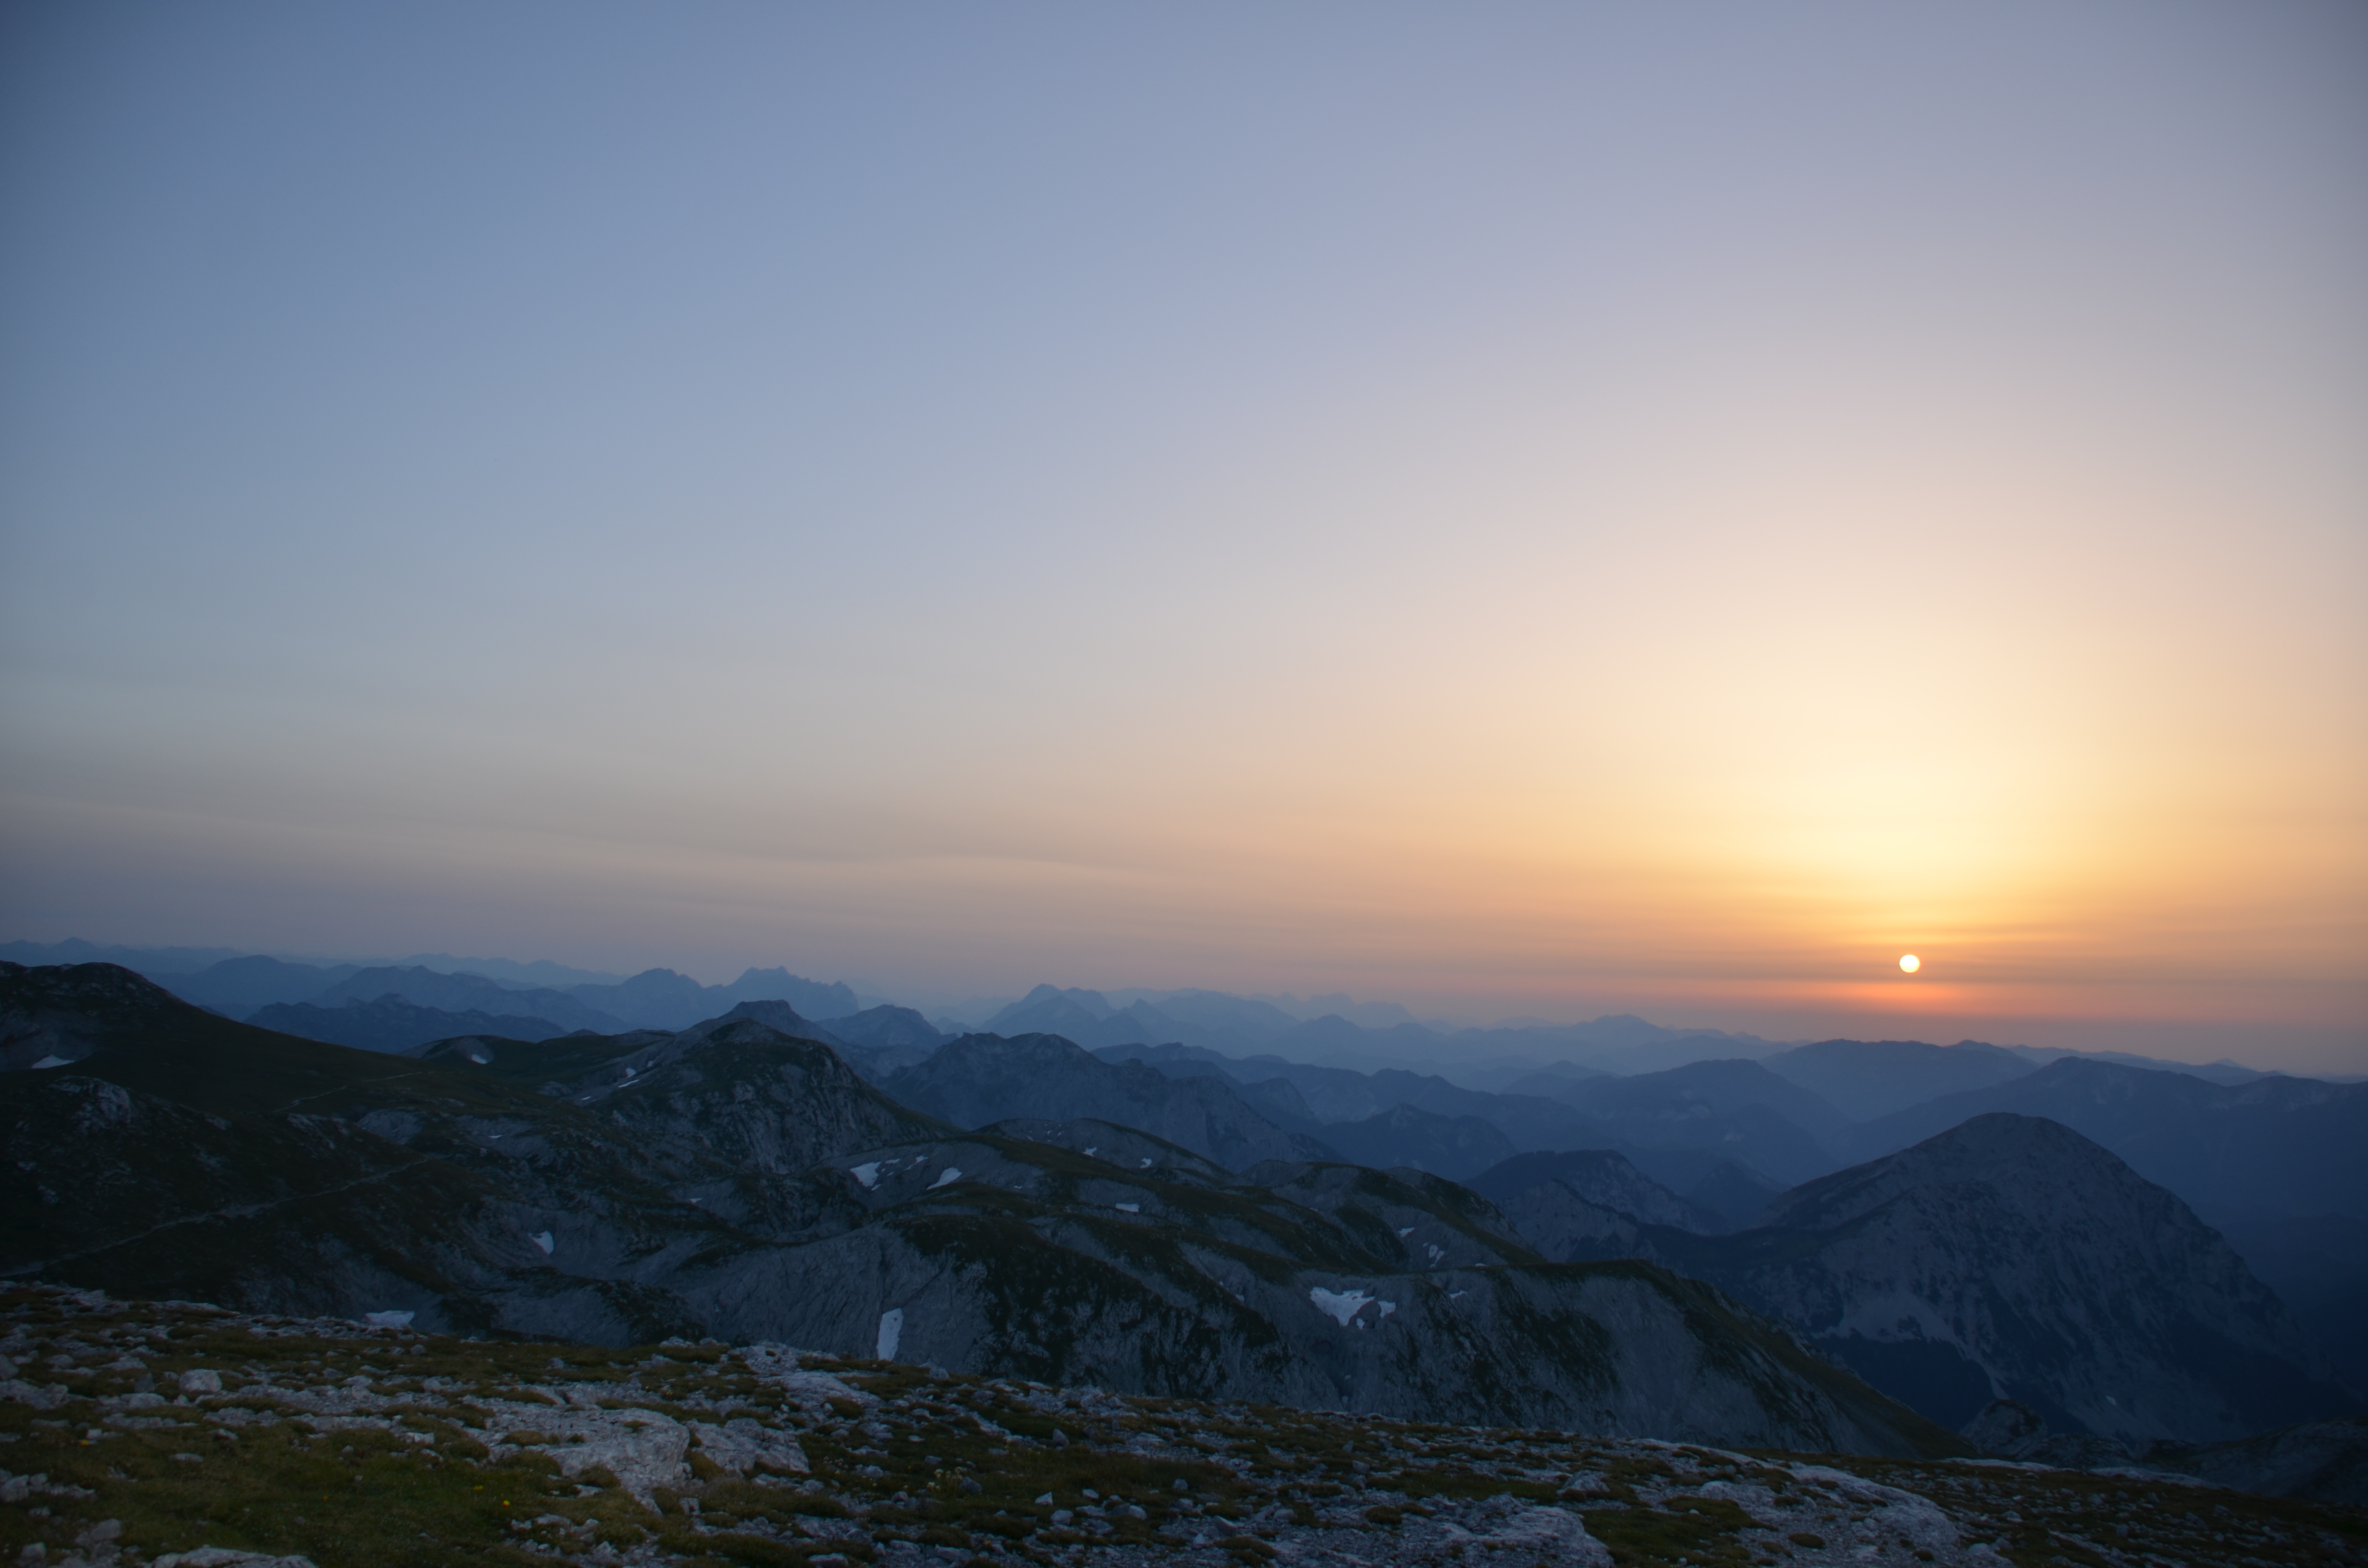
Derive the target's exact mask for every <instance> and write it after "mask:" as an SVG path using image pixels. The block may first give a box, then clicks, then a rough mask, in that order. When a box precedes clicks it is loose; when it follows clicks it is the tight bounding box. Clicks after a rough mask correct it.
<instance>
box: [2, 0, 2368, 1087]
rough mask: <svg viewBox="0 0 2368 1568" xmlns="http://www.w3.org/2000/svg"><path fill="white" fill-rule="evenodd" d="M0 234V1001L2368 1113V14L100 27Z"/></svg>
mask: <svg viewBox="0 0 2368 1568" xmlns="http://www.w3.org/2000/svg"><path fill="white" fill-rule="evenodd" d="M0 203H4V205H0V221H4V222H5V225H6V227H5V234H0V242H5V243H0V596H5V597H0V743H5V744H0V926H6V929H5V930H0V936H5V937H29V938H33V939H40V940H50V939H55V938H58V937H65V936H68V935H79V936H85V937H91V938H94V939H97V940H102V941H131V942H171V943H201V944H221V945H225V946H253V947H268V948H275V949H298V950H303V951H313V952H353V953H371V952H379V953H383V952H400V951H410V950H416V949H450V950H454V951H479V952H498V953H504V954H508V955H511V956H515V957H518V958H531V957H552V958H556V959H560V960H564V961H569V962H575V963H581V964H586V965H594V966H599V967H606V968H612V969H614V968H624V969H638V968H640V967H643V966H644V965H647V964H655V963H665V964H669V965H672V966H674V967H677V968H679V969H683V970H686V971H690V972H693V973H697V974H700V976H702V977H703V978H708V979H721V978H728V977H729V976H730V975H731V974H733V973H735V972H737V971H738V970H739V968H740V967H741V966H742V965H743V964H746V963H750V962H758V963H775V962H787V963H789V964H790V965H791V967H792V968H793V969H796V970H799V971H802V972H805V973H811V974H815V975H820V976H823V977H825V978H833V977H839V976H846V977H848V978H852V979H856V980H858V981H859V982H860V983H865V984H867V985H870V986H871V987H875V988H878V989H880V990H882V991H886V992H889V993H891V994H905V995H912V996H915V997H921V996H944V995H951V994H976V993H979V992H989V991H996V990H1005V991H1010V990H1017V989H1018V988H1020V987H1022V986H1025V985H1026V984H1028V983H1032V982H1034V981H1037V980H1053V981H1056V982H1059V983H1081V984H1089V985H1090V984H1100V985H1121V984H1154V985H1169V984H1201V985H1209V986H1214V987H1219V988H1224V989H1232V990H1245V991H1248V990H1284V989H1288V990H1294V991H1299V992H1303V993H1305V992H1311V991H1329V990H1337V989H1346V990H1349V991H1351V992H1354V993H1356V994H1360V995H1368V996H1378V997H1386V998H1391V999H1395V1000H1401V1001H1405V1002H1406V1003H1408V1004H1409V1005H1411V1006H1415V1007H1417V1010H1420V1011H1429V1012H1440V1013H1446V1014H1450V1015H1452V1016H1456V1017H1491V1016H1500V1015H1504V1014H1509V1013H1523V1014H1537V1015H1543V1016H1548V1017H1584V1016H1591V1015H1592V1014H1594V1013H1598V1012H1603V1011H1610V1010H1634V1011H1639V1012H1643V1013H1645V1014H1647V1015H1648V1016H1651V1017H1656V1018H1660V1019H1662V1020H1664V1021H1669V1022H1679V1021H1682V1022H1694V1023H1718V1024H1724V1025H1727V1026H1730V1027H1739V1028H1755V1029H1758V1030H1759V1031H1760V1032H1762V1033H1770V1034H1778V1035H1800V1034H1816V1033H1832V1032H1849V1033H1856V1034H1873V1033H1890V1034H1913V1035H1918V1036H1921V1037H1924V1038H1939V1039H1944V1040H1953V1039H1956V1038H1958V1037H1959V1036H1961V1035H1967V1034H1972V1035H1977V1036H1981V1037H1983V1038H1989V1039H1999V1040H2030V1041H2033V1042H2038V1043H2060V1044H2081V1045H2087V1044H2109V1045H2114V1046H2119V1047H2123V1048H2129V1049H2154V1050H2157V1051H2162V1052H2164V1053H2168V1054H2179V1055H2212V1054H2219V1053H2222V1052H2226V1053H2230V1054H2234V1055H2237V1056H2238V1057H2239V1058H2241V1059H2247V1060H2252V1061H2256V1062H2262V1063H2265V1064H2268V1063H2275V1064H2280V1065H2287V1066H2293V1067H2301V1068H2317V1069H2320V1070H2327V1071H2340V1070H2347V1069H2348V1070H2351V1071H2355V1072H2356V1071H2368V288H2363V286H2362V285H2363V280H2368V8H2363V7H2361V6H2357V5H2353V4H2348V3H2328V4H2323V5H2322V4H2313V5H2279V4H2255V3H2245V4H2238V3H2236V0H2230V3H2228V4H2224V5H2216V6H2194V5H2178V4H2163V3H2158V0H2146V3H2143V4H2127V5H2116V4H2080V5H2068V6H2067V5H2064V4H2061V3H2057V0H2049V3H2046V4H2032V5H2011V4H1983V5H1977V6H1976V5H1965V6H1902V5H1896V4H1890V3H1884V4H1870V5H1863V6H1817V5H1788V6H1730V5H1722V6H1684V5H1657V4H1656V5H1645V4H1641V3H1640V4H1635V5H1629V6H1605V7H1588V6H1571V5H1562V4H1555V5H1534V6H1520V5H1496V6H1488V5H1481V6H1470V5H1459V6H1446V5H1434V6H1375V5H1369V4H1358V5H1353V6H1350V5H1319V4H1302V5H1294V6H1266V5H1258V6H1248V5H1239V6H1227V5H1192V6H1086V5H1071V6H1019V5H979V6H904V5H894V4H867V5H861V6H857V5H843V6H824V5H813V6H730V5H718V4H703V5H690V6H598V5H582V4H570V5H565V6H559V5H550V6H537V5H529V4H511V5H505V6H477V5H471V6H435V5H423V4H413V5H404V6H337V5H324V4H305V5H292V4H291V5H285V6H268V5H267V6H258V5H224V4H212V5H203V6H178V5H165V4H161V3H158V4H149V5H136V6H128V5H107V4H90V5H73V6H13V7H10V8H8V9H7V10H6V12H5V13H0ZM1910 951H1912V952H1916V953H1918V954H1919V955H1920V956H1922V957H1923V958H1924V960H1926V967H1925V969H1924V970H1923V971H1922V973H1921V974H1919V975H1918V976H1917V977H1915V978H1914V979H1912V980H1911V979H1908V978H1907V977H1904V976H1903V975H1901V974H1900V972H1899V971H1898V969H1897V966H1896V959H1897V957H1898V955H1899V954H1901V953H1903V952H1910Z"/></svg>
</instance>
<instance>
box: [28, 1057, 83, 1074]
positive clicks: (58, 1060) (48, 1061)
mask: <svg viewBox="0 0 2368 1568" xmlns="http://www.w3.org/2000/svg"><path fill="white" fill-rule="evenodd" d="M72 1065H73V1063H71V1062H68V1061H67V1060H66V1059H65V1058H64V1057H63V1056H56V1055H51V1056H44V1057H42V1058H41V1059H40V1061H39V1062H34V1063H33V1070H34V1071H35V1072H39V1071H40V1069H42V1068H44V1067H68V1066H72Z"/></svg>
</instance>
